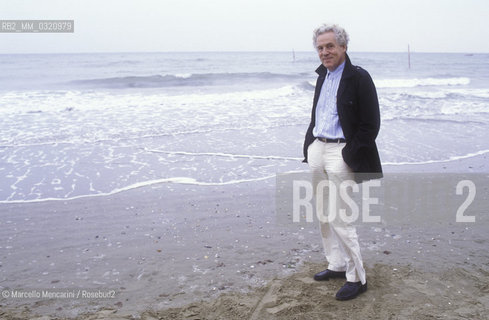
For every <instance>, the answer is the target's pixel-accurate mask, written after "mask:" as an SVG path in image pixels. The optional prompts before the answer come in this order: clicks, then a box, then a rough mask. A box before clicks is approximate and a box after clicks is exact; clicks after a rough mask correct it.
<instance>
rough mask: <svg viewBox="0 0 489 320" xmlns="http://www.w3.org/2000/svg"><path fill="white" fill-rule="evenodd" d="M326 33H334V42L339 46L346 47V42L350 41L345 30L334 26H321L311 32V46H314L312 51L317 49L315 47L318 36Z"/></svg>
mask: <svg viewBox="0 0 489 320" xmlns="http://www.w3.org/2000/svg"><path fill="white" fill-rule="evenodd" d="M326 32H334V35H335V38H336V42H337V43H338V44H339V45H340V46H345V47H348V41H350V37H349V36H348V33H346V31H345V29H343V28H342V27H340V26H338V25H336V24H323V25H321V26H319V27H318V28H316V29H315V30H314V32H313V36H312V44H313V45H314V49H317V48H316V45H317V39H318V37H319V35H321V34H323V33H326Z"/></svg>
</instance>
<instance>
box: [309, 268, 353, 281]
mask: <svg viewBox="0 0 489 320" xmlns="http://www.w3.org/2000/svg"><path fill="white" fill-rule="evenodd" d="M331 278H346V273H345V271H332V270H329V269H326V270H324V271H321V272H318V273H316V274H315V275H314V280H316V281H325V280H329V279H331Z"/></svg>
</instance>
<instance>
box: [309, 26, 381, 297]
mask: <svg viewBox="0 0 489 320" xmlns="http://www.w3.org/2000/svg"><path fill="white" fill-rule="evenodd" d="M348 40H349V37H348V34H347V33H346V31H345V30H344V29H343V28H341V27H339V26H337V25H322V26H320V27H319V28H317V29H316V30H314V36H313V41H314V47H315V48H316V50H317V52H318V55H319V59H320V60H321V65H320V66H319V67H318V68H317V69H316V72H317V73H318V75H319V76H318V79H317V82H316V89H315V93H314V100H313V107H312V115H311V123H310V125H309V128H308V130H307V133H306V137H305V141H304V150H303V151H304V157H305V159H304V162H307V163H308V164H309V166H310V168H311V172H312V176H313V184H314V186H315V187H316V186H317V185H318V183H319V182H320V181H325V180H329V181H333V182H335V184H336V185H337V186H339V185H338V183H339V182H341V181H345V180H351V181H353V180H354V181H356V182H361V181H364V180H367V179H372V178H380V177H382V167H381V164H380V158H379V154H378V151H377V146H376V144H375V138H376V137H377V134H378V132H379V128H380V112H379V102H378V99H377V92H376V89H375V86H374V83H373V81H372V79H371V77H370V75H369V74H368V72H367V71H365V70H364V69H362V68H360V67H357V66H353V65H352V64H351V62H350V58H349V57H348V55H347V54H346V50H347V46H348ZM329 189H330V188H328V190H329ZM338 189H339V188H338ZM314 190H315V192H316V190H317V188H314ZM338 193H339V192H338ZM315 196H316V197H318V196H321V197H322V196H323V195H322V194H321V195H318V194H315ZM328 196H329V197H328V200H329V205H328V208H329V209H328V210H330V211H329V213H328V217H331V216H335V217H337V218H336V219H326V220H324V219H321V218H320V219H319V220H320V228H321V236H322V242H323V246H324V252H325V255H326V259H327V260H328V263H329V265H328V268H327V269H326V270H324V271H321V272H319V273H317V274H316V275H314V279H315V280H317V281H323V280H329V279H330V278H346V283H345V284H344V285H343V286H342V287H341V289H339V291H338V292H337V293H336V299H338V300H349V299H353V298H355V297H356V296H358V295H359V294H360V293H362V292H365V291H366V290H367V279H366V274H365V269H364V268H363V261H362V257H361V254H360V245H359V243H358V236H357V232H356V228H355V226H353V225H352V224H351V223H349V222H346V221H340V220H341V219H338V217H339V215H338V214H337V213H338V211H339V209H340V208H341V206H342V203H341V201H340V200H339V199H338V197H337V196H336V197H335V199H333V195H332V194H331V191H329V195H328ZM333 202H335V203H334V205H332V203H333ZM332 210H334V211H335V212H331V211H332ZM318 213H319V212H318ZM318 216H319V215H318Z"/></svg>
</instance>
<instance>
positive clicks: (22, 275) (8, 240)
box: [0, 155, 489, 319]
mask: <svg viewBox="0 0 489 320" xmlns="http://www.w3.org/2000/svg"><path fill="white" fill-rule="evenodd" d="M486 164H487V155H480V156H475V157H471V158H467V159H462V160H457V161H449V162H445V163H433V164H425V165H422V166H416V165H413V166H400V167H396V166H387V167H386V168H385V171H386V172H418V173H422V172H438V173H444V172H447V173H449V172H465V173H473V172H476V173H480V174H481V177H482V180H481V181H487V173H488V168H487V165H486ZM304 169H307V167H305V168H304ZM484 179H485V180H484ZM477 192H478V193H477V196H478V198H477V199H478V201H474V204H473V207H472V209H473V210H475V211H472V212H476V213H477V219H478V220H477V223H454V222H450V221H440V222H439V223H424V224H423V223H420V222H419V221H412V223H410V222H409V219H407V220H406V219H404V220H402V222H399V223H392V222H389V223H385V222H384V223H365V224H361V225H359V226H358V233H359V237H360V244H361V247H362V254H363V258H364V263H365V265H366V269H367V280H368V285H369V289H368V291H367V292H366V293H365V294H363V295H361V296H360V297H358V298H357V299H355V300H353V301H349V302H340V301H336V300H335V299H334V294H335V293H336V291H337V290H338V289H339V288H340V287H341V285H342V284H343V281H342V280H331V281H328V282H315V281H313V280H312V276H313V274H314V273H316V272H318V271H320V270H323V269H324V268H325V266H326V264H325V259H324V255H323V252H322V247H321V242H320V236H319V233H318V230H317V224H316V223H310V224H301V225H297V224H292V223H291V224H289V225H286V224H283V223H279V219H277V214H276V212H275V188H274V181H273V179H269V180H264V181H254V182H245V183H238V184H229V185H217V186H198V185H185V184H174V183H162V184H156V185H151V186H145V187H141V188H137V189H133V190H128V191H124V192H120V193H117V194H114V195H110V196H101V197H88V198H80V199H74V200H70V201H44V202H33V203H22V204H20V203H19V204H0V211H1V212H2V216H1V220H0V225H1V228H2V233H1V235H0V243H1V246H0V289H1V291H2V298H1V299H0V318H1V319H325V318H330V319H487V317H488V316H487V310H489V253H488V252H487V244H488V240H487V230H488V225H489V223H488V219H487V203H488V202H487V200H488V189H487V184H485V185H484V186H483V187H482V188H479V189H478V190H477ZM43 290H44V291H49V292H57V291H63V292H72V291H74V292H78V291H79V290H84V291H87V292H99V293H100V292H109V293H110V296H108V297H107V296H105V297H104V298H96V297H95V298H90V297H88V298H80V297H77V298H40V299H36V298H28V297H23V298H20V297H13V296H12V294H14V292H18V291H23V292H32V291H35V292H42V291H43ZM4 292H7V293H4Z"/></svg>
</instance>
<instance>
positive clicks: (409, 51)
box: [408, 44, 411, 69]
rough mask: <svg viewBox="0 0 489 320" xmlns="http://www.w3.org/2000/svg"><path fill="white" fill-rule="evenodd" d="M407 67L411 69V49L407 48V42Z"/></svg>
mask: <svg viewBox="0 0 489 320" xmlns="http://www.w3.org/2000/svg"><path fill="white" fill-rule="evenodd" d="M408 67H409V69H411V50H409V44H408Z"/></svg>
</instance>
